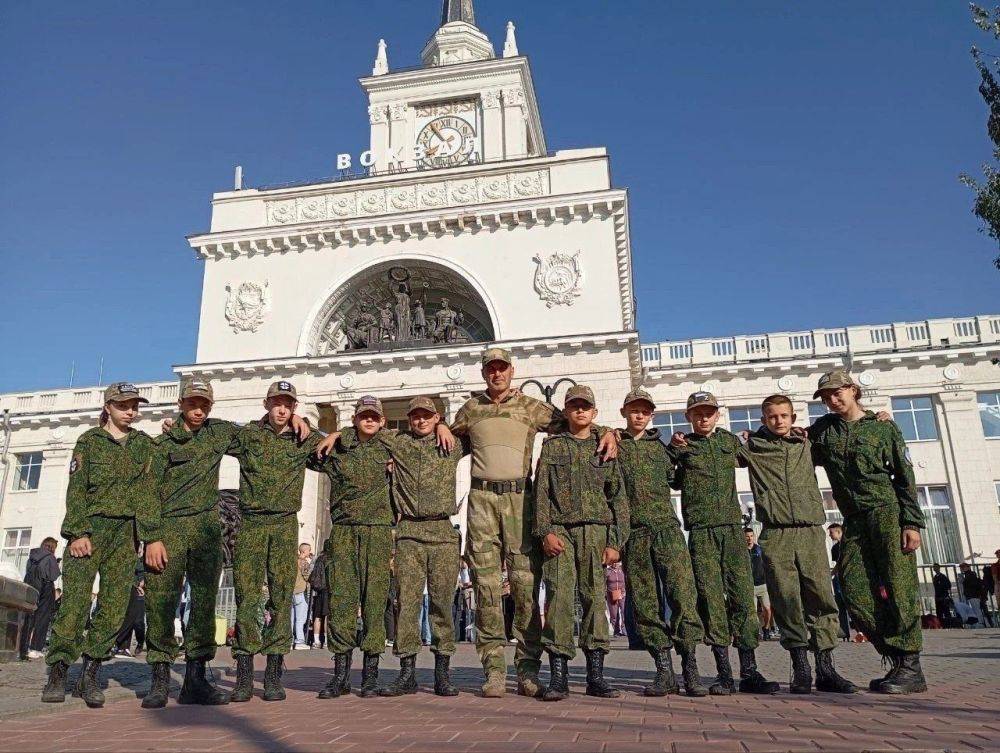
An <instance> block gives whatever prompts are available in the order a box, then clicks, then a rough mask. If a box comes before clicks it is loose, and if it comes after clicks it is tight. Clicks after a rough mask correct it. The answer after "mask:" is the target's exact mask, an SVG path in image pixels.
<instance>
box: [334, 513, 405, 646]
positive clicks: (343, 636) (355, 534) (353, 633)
mask: <svg viewBox="0 0 1000 753" xmlns="http://www.w3.org/2000/svg"><path fill="white" fill-rule="evenodd" d="M325 551H326V582H327V583H328V584H329V588H330V618H329V628H328V629H327V641H326V645H327V648H329V649H330V653H332V654H342V653H346V652H347V651H350V650H351V649H352V648H357V647H360V648H361V650H362V651H364V652H365V653H366V654H381V653H383V652H384V651H385V606H386V602H387V601H388V600H389V558H390V556H391V555H392V529H391V528H390V527H389V526H333V528H332V529H331V531H330V538H328V539H327V540H326V550H325ZM397 568H398V565H397ZM397 572H398V569H397ZM420 598H421V600H423V590H422V589H421V591H420ZM359 606H360V607H361V624H362V627H361V640H360V641H358V630H357V624H358V607H359Z"/></svg>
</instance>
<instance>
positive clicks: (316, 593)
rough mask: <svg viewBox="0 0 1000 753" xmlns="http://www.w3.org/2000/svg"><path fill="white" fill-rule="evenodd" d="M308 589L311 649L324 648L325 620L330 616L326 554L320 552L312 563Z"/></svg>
mask: <svg viewBox="0 0 1000 753" xmlns="http://www.w3.org/2000/svg"><path fill="white" fill-rule="evenodd" d="M309 587H310V589H311V590H312V599H310V601H309V609H310V614H311V615H312V624H313V637H312V643H311V645H312V648H325V647H326V619H327V617H329V616H330V590H329V584H328V583H327V580H326V552H325V551H324V552H320V553H319V555H317V557H316V561H315V562H313V566H312V572H311V573H310V574H309Z"/></svg>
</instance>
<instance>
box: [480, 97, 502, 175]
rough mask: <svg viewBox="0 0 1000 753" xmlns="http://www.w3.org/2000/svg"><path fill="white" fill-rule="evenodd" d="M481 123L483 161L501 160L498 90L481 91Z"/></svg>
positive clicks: (500, 113)
mask: <svg viewBox="0 0 1000 753" xmlns="http://www.w3.org/2000/svg"><path fill="white" fill-rule="evenodd" d="M482 104H483V123H482V131H483V132H482V134H480V139H479V141H480V144H481V145H482V151H483V162H491V161H496V160H502V159H503V158H504V153H503V113H502V111H501V109H500V90H499V89H487V90H486V91H484V92H483V97H482Z"/></svg>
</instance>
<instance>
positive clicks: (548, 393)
mask: <svg viewBox="0 0 1000 753" xmlns="http://www.w3.org/2000/svg"><path fill="white" fill-rule="evenodd" d="M563 382H569V383H570V384H571V385H572V386H574V387H575V386H576V381H574V380H573V379H570V378H569V377H563V378H562V379H559V380H558V381H556V383H555V384H550V385H544V384H542V383H541V382H539V381H538V380H537V379H529V380H528V381H526V382H524V383H523V384H522V385H521V392H524V388H525V387H527V386H528V385H529V384H533V385H535V386H536V387H538V389H540V390H541V391H542V395H544V396H545V402H547V403H548V404H549V405H551V404H552V396H553V395H554V394H556V390H557V389H559V385H560V384H562V383H563Z"/></svg>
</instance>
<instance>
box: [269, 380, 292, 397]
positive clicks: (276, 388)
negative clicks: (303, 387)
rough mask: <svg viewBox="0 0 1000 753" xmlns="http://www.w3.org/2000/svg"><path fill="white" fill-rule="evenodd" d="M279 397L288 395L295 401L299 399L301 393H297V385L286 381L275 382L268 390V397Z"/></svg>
mask: <svg viewBox="0 0 1000 753" xmlns="http://www.w3.org/2000/svg"><path fill="white" fill-rule="evenodd" d="M278 395H288V396H289V397H290V398H292V399H293V400H298V399H299V393H298V392H296V391H295V385H294V384H292V383H291V382H286V381H285V380H284V379H282V380H281V381H280V382H275V383H274V384H272V385H271V386H270V387H268V388H267V396H268V397H276V396H278Z"/></svg>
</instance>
